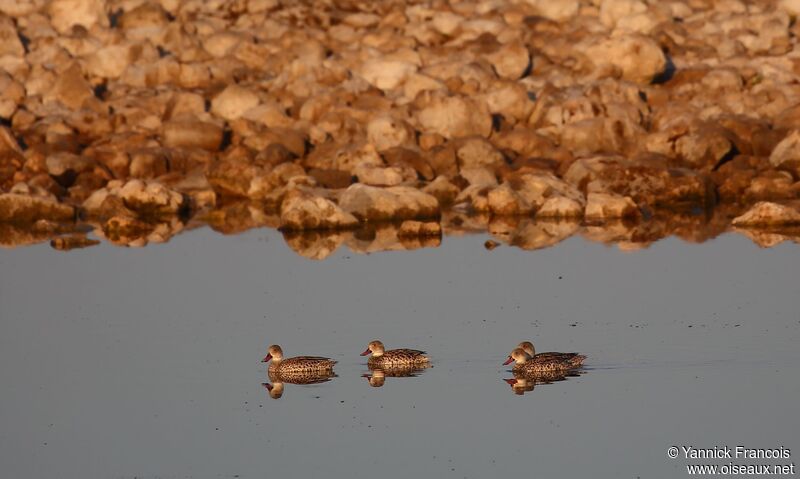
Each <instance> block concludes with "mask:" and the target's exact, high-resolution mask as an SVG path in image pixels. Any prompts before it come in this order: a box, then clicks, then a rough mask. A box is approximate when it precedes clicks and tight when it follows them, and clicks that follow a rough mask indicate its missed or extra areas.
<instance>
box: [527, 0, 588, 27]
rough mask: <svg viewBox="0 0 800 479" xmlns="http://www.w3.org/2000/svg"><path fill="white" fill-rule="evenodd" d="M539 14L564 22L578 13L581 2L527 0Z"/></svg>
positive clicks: (571, 0) (570, 0) (569, 0)
mask: <svg viewBox="0 0 800 479" xmlns="http://www.w3.org/2000/svg"><path fill="white" fill-rule="evenodd" d="M526 2H527V3H528V4H530V5H531V6H532V7H533V8H534V10H535V11H536V13H537V14H539V15H541V16H542V17H544V18H547V19H550V20H554V21H556V22H563V21H566V20H569V19H570V18H573V17H574V16H576V15H577V14H578V10H579V9H580V2H579V1H578V0H559V1H556V2H554V1H552V0H526Z"/></svg>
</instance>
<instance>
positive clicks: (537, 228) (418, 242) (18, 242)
mask: <svg viewBox="0 0 800 479" xmlns="http://www.w3.org/2000/svg"><path fill="white" fill-rule="evenodd" d="M741 212H742V211H741V208H738V209H736V208H733V207H730V206H729V207H725V206H719V207H717V208H715V209H714V210H713V212H704V211H698V212H663V211H656V212H649V214H648V215H647V218H646V219H638V220H628V221H614V220H611V221H606V222H603V223H599V224H595V223H591V224H589V223H586V222H583V221H581V220H578V219H571V220H570V219H567V220H541V219H539V220H537V219H534V218H531V217H527V216H505V217H503V216H491V215H488V214H467V213H465V212H461V211H455V210H448V211H444V212H442V217H441V220H440V226H441V229H442V231H443V233H444V235H446V236H450V237H457V236H464V235H469V234H487V233H488V234H489V235H490V236H491V240H490V241H491V242H487V243H486V244H487V249H493V247H495V246H497V245H498V244H506V245H509V246H514V247H517V248H520V249H523V250H538V249H543V248H549V247H552V246H554V245H557V244H558V243H560V242H562V241H564V240H565V239H567V238H570V237H572V236H576V235H580V236H582V237H583V238H585V239H586V240H588V241H593V242H600V243H604V244H611V245H616V246H617V247H619V248H620V249H622V250H625V251H633V250H640V249H644V248H647V247H649V246H650V245H651V244H653V243H655V242H656V241H659V240H661V239H663V238H667V237H670V236H676V237H678V238H681V239H682V240H684V241H687V242H691V243H701V242H704V241H708V240H711V239H714V238H716V237H717V236H719V235H720V234H723V233H726V232H729V231H733V232H736V233H739V234H742V235H745V236H747V237H748V238H750V239H751V240H752V241H753V242H755V243H756V244H758V245H759V246H762V247H772V246H774V245H776V244H779V243H782V242H784V241H793V242H795V243H800V228H798V227H796V226H795V227H786V228H780V229H777V230H752V229H738V228H732V227H731V226H730V222H731V219H732V218H733V217H735V216H736V215H738V214H740V213H741ZM279 224H280V219H279V217H278V216H277V215H276V214H275V213H274V212H270V211H268V209H266V208H265V207H264V205H262V204H259V203H252V202H247V201H244V202H234V203H227V204H222V205H218V206H217V207H216V208H215V209H213V210H207V211H201V212H199V213H197V214H196V215H195V216H194V217H193V218H191V219H190V220H188V222H185V221H184V219H182V218H178V217H173V218H169V217H167V218H162V219H160V220H158V221H156V222H153V221H143V220H139V219H133V218H122V217H114V218H111V219H109V220H107V221H105V222H83V223H81V222H79V223H75V224H54V223H51V222H47V221H43V220H40V221H37V222H35V223H31V224H13V225H11V224H0V246H3V247H16V246H24V245H31V244H36V243H40V242H44V241H48V240H53V239H55V238H58V237H60V236H63V235H69V234H73V233H81V232H86V231H92V234H93V235H94V236H95V237H96V239H99V240H104V241H106V242H109V243H111V244H114V245H117V246H144V245H147V244H148V243H163V242H165V241H169V240H170V239H171V238H172V237H173V236H175V235H178V234H181V233H184V232H186V231H190V230H193V229H196V228H199V227H203V226H208V227H210V228H211V229H213V230H215V231H217V232H220V233H222V234H226V235H229V234H238V233H242V232H245V231H249V230H252V229H255V228H264V227H266V228H277V227H278V226H279ZM399 231H400V224H398V223H378V224H367V225H363V226H361V227H360V228H358V229H355V230H347V231H305V232H285V233H284V239H285V240H286V243H287V244H288V245H289V247H290V248H291V249H292V250H293V251H295V252H296V253H297V254H299V255H300V256H303V257H306V258H309V259H315V260H322V259H325V258H327V257H328V256H330V255H331V254H333V253H334V252H335V251H337V250H338V249H339V248H341V247H342V246H345V247H347V248H348V249H349V250H350V251H352V252H353V253H358V254H369V253H374V252H379V251H405V250H414V249H419V248H437V247H439V246H440V245H441V241H442V239H441V237H439V236H410V237H409V236H405V235H402V234H398V232H399ZM90 241H91V240H90ZM88 245H89V244H88V243H86V244H83V245H82V246H88ZM61 246H64V247H61ZM70 246H72V247H75V246H79V244H78V243H72V244H70V240H66V241H65V242H62V241H56V242H55V243H54V247H57V248H58V249H60V250H64V251H66V250H69V249H70Z"/></svg>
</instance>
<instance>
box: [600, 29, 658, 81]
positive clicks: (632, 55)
mask: <svg viewBox="0 0 800 479" xmlns="http://www.w3.org/2000/svg"><path fill="white" fill-rule="evenodd" d="M585 51H586V56H587V57H588V58H589V59H591V60H592V61H593V62H594V63H595V65H597V66H602V65H613V66H615V67H617V68H619V69H620V70H621V72H622V77H623V78H624V79H625V80H629V81H632V82H635V83H641V84H646V83H650V82H652V81H653V79H654V78H655V77H657V76H658V75H660V74H662V73H663V72H664V70H665V69H666V67H667V57H666V56H665V55H664V52H663V51H662V50H661V47H659V45H658V43H656V42H655V41H653V40H652V39H651V38H649V37H646V36H643V35H637V34H630V35H622V36H618V37H611V38H608V39H605V40H603V41H601V42H599V43H597V44H592V45H589V46H587V47H586V50H585Z"/></svg>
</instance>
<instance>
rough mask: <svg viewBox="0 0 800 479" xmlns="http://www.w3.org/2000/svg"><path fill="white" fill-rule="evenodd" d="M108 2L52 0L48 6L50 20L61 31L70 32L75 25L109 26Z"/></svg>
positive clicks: (97, 0) (86, 26)
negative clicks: (106, 7) (106, 9)
mask: <svg viewBox="0 0 800 479" xmlns="http://www.w3.org/2000/svg"><path fill="white" fill-rule="evenodd" d="M105 5H106V2H104V1H102V0H52V1H51V2H50V3H49V5H48V6H47V13H48V14H49V15H50V22H51V24H52V25H53V28H55V29H56V31H58V32H59V33H62V34H63V33H69V31H70V29H71V28H72V27H73V26H74V25H80V26H82V27H85V28H87V29H89V28H91V27H93V26H94V25H101V26H104V27H107V26H108V15H107V13H106V11H105Z"/></svg>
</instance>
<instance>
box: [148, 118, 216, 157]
mask: <svg viewBox="0 0 800 479" xmlns="http://www.w3.org/2000/svg"><path fill="white" fill-rule="evenodd" d="M161 128H162V132H161V137H162V139H163V140H162V141H163V143H164V146H166V147H169V148H200V149H202V150H207V151H217V150H219V147H220V145H221V144H222V137H223V131H222V127H220V126H219V125H216V124H214V123H208V122H203V121H191V120H178V121H169V122H166V123H164V124H163V125H162V127H161Z"/></svg>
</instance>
